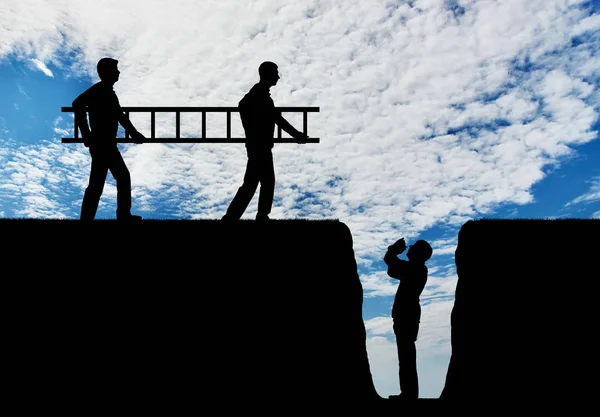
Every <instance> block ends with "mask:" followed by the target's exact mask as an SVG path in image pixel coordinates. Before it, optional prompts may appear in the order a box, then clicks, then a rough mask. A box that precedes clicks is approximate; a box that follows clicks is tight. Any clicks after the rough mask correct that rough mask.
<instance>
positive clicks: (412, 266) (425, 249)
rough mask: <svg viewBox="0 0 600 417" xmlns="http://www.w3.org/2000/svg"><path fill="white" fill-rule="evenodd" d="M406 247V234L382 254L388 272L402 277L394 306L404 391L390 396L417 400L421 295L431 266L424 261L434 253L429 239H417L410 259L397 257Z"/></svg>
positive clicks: (399, 362) (401, 383)
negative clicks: (417, 347) (417, 343)
mask: <svg viewBox="0 0 600 417" xmlns="http://www.w3.org/2000/svg"><path fill="white" fill-rule="evenodd" d="M405 249H406V242H405V240H404V238H401V239H399V240H397V241H396V242H395V243H394V244H393V245H391V246H388V249H387V252H386V254H385V256H384V258H383V260H384V262H385V263H386V264H387V266H388V270H387V273H388V275H389V276H390V277H392V278H396V279H398V280H400V283H399V285H398V289H397V291H396V297H395V298H394V305H393V307H392V319H393V322H394V327H393V328H394V335H395V336H396V347H397V350H398V366H399V379H400V391H401V392H400V395H398V396H395V395H392V396H390V399H394V400H396V399H402V400H417V399H418V398H419V378H418V373H417V349H416V346H415V342H416V341H417V335H418V333H419V323H420V320H421V305H420V300H419V297H420V296H421V293H422V292H423V288H425V284H426V283H427V274H428V270H427V266H426V265H425V262H426V261H427V260H428V259H429V258H430V257H431V255H432V252H433V251H432V249H431V246H430V245H429V243H427V242H426V241H424V240H417V241H416V242H415V243H414V244H413V245H410V246H409V248H408V252H407V253H406V257H407V258H408V261H406V260H403V259H399V258H398V255H400V254H401V253H402V252H404V250H405Z"/></svg>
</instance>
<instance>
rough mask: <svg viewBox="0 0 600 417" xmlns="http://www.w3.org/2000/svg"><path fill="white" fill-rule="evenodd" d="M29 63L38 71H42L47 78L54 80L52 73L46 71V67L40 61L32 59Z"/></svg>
mask: <svg viewBox="0 0 600 417" xmlns="http://www.w3.org/2000/svg"><path fill="white" fill-rule="evenodd" d="M31 62H32V63H33V65H34V66H35V67H36V68H37V69H39V70H40V71H42V72H43V73H44V74H46V75H47V76H48V77H52V78H54V74H53V73H52V71H50V70H49V69H48V67H47V66H46V64H44V63H43V62H42V61H40V60H39V59H32V60H31Z"/></svg>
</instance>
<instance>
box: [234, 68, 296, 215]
mask: <svg viewBox="0 0 600 417" xmlns="http://www.w3.org/2000/svg"><path fill="white" fill-rule="evenodd" d="M258 74H259V76H260V81H259V82H258V83H256V84H255V85H254V86H253V87H252V88H251V89H250V91H249V92H248V93H247V94H246V95H245V96H244V97H243V98H242V99H241V100H240V102H239V105H238V107H239V111H240V118H241V119H242V126H243V127H244V131H245V134H246V153H247V156H248V163H247V165H246V173H245V174H244V182H243V184H242V186H241V187H240V188H239V189H238V191H237V193H236V195H235V197H234V198H233V200H232V201H231V204H230V205H229V208H228V209H227V212H226V213H225V215H224V216H223V218H222V220H239V219H240V217H242V214H243V213H244V211H245V210H246V208H247V207H248V204H249V203H250V201H251V200H252V197H253V196H254V193H255V192H256V188H257V187H258V184H259V183H260V194H259V198H258V213H257V214H256V220H269V213H270V212H271V206H272V205H273V193H274V191H275V169H274V167H273V153H272V151H271V149H272V148H273V145H274V142H273V137H274V134H275V124H277V125H278V126H280V127H281V128H282V129H283V130H285V131H286V132H287V133H289V134H290V136H292V137H293V138H294V139H298V143H303V141H304V140H306V138H307V137H308V136H307V135H305V134H304V133H303V132H300V131H298V130H297V129H296V128H294V127H293V126H292V125H291V124H290V123H289V122H288V121H287V120H285V119H284V118H283V117H282V116H281V112H280V111H277V110H276V109H275V104H274V103H273V99H272V98H271V94H270V92H269V89H270V88H271V87H272V86H274V85H275V84H277V80H279V72H278V70H277V65H276V64H275V63H273V62H270V61H265V62H263V63H262V64H260V66H259V67H258Z"/></svg>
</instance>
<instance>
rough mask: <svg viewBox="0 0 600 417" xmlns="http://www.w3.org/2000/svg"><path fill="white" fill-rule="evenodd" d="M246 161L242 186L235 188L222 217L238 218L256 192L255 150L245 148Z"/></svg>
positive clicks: (228, 218)
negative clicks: (233, 195) (235, 190)
mask: <svg viewBox="0 0 600 417" xmlns="http://www.w3.org/2000/svg"><path fill="white" fill-rule="evenodd" d="M247 153H248V163H247V164H246V173H245V174H244V182H243V183H242V186H241V187H240V188H239V189H238V190H237V193H236V194H235V197H233V200H232V201H231V203H230V204H229V208H228V209H227V213H226V214H225V217H224V219H227V220H239V218H240V217H242V214H244V211H245V210H246V208H247V207H248V204H249V203H250V200H252V197H253V196H254V193H255V192H256V188H257V187H258V169H259V164H258V161H257V156H256V153H255V151H251V150H247Z"/></svg>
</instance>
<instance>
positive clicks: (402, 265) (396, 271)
mask: <svg viewBox="0 0 600 417" xmlns="http://www.w3.org/2000/svg"><path fill="white" fill-rule="evenodd" d="M405 249H406V243H405V242H404V239H400V240H398V241H397V242H396V243H394V244H393V245H390V246H388V249H387V252H386V253H385V256H384V257H383V261H384V262H385V263H386V265H387V266H388V270H387V273H388V275H389V276H390V277H391V278H396V279H402V278H403V277H404V276H405V275H406V270H407V268H408V261H405V260H403V259H399V258H398V255H400V254H401V253H402V252H404V250H405Z"/></svg>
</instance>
